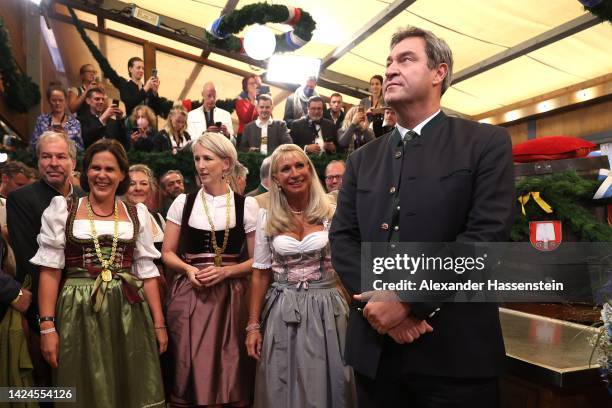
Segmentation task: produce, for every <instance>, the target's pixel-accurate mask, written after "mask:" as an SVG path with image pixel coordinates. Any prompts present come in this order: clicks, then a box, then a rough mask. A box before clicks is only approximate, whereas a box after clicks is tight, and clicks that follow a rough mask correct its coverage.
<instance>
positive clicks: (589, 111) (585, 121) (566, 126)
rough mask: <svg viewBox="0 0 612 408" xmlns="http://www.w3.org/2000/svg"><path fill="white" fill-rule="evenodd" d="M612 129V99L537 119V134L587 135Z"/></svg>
mask: <svg viewBox="0 0 612 408" xmlns="http://www.w3.org/2000/svg"><path fill="white" fill-rule="evenodd" d="M606 130H612V100H608V101H606V102H602V103H598V104H595V105H591V106H585V107H580V108H578V109H573V110H570V111H567V112H562V113H559V114H557V115H554V116H550V117H544V118H541V119H538V120H537V121H536V135H537V136H538V137H541V136H556V135H565V136H577V137H579V136H586V135H590V134H593V133H597V132H603V131H606Z"/></svg>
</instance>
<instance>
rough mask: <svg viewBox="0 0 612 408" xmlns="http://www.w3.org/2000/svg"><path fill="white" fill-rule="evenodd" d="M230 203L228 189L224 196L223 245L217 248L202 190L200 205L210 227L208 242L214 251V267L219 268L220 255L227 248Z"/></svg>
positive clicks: (212, 225)
mask: <svg viewBox="0 0 612 408" xmlns="http://www.w3.org/2000/svg"><path fill="white" fill-rule="evenodd" d="M231 203H232V195H231V193H230V189H228V190H227V194H226V195H225V235H223V245H222V246H221V247H219V246H218V245H217V234H215V225H214V224H213V221H212V217H211V216H210V212H209V211H208V204H206V198H205V197H204V189H203V188H202V204H203V205H204V213H206V218H208V224H209V225H210V229H211V231H210V235H211V237H210V241H211V243H212V247H213V249H214V250H215V266H221V263H222V262H221V254H222V253H223V251H225V249H226V248H227V241H228V238H229V230H230V226H229V225H230V210H231V207H230V205H231Z"/></svg>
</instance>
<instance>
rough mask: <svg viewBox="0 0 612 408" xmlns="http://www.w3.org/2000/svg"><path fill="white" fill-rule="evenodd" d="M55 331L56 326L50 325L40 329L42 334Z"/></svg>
mask: <svg viewBox="0 0 612 408" xmlns="http://www.w3.org/2000/svg"><path fill="white" fill-rule="evenodd" d="M51 333H55V327H50V328H48V329H44V330H41V331H40V334H51Z"/></svg>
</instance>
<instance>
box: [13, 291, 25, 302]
mask: <svg viewBox="0 0 612 408" xmlns="http://www.w3.org/2000/svg"><path fill="white" fill-rule="evenodd" d="M22 296H23V290H21V289H19V293H18V294H17V296H15V299H13V301H12V302H11V305H14V304H15V303H17V302H18V301H19V298H21V297H22Z"/></svg>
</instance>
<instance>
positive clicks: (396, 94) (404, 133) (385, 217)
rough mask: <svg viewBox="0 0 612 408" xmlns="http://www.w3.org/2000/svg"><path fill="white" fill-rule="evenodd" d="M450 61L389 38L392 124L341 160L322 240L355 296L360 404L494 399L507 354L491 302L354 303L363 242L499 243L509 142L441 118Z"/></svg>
mask: <svg viewBox="0 0 612 408" xmlns="http://www.w3.org/2000/svg"><path fill="white" fill-rule="evenodd" d="M452 66H453V62H452V53H451V50H450V48H449V47H448V45H447V44H446V43H445V42H444V41H443V40H441V39H439V38H437V37H436V36H435V35H434V34H432V33H431V32H429V31H425V30H421V29H419V28H416V27H409V28H407V29H405V30H402V31H399V32H398V33H396V34H395V35H394V36H393V37H392V39H391V51H390V54H389V57H388V59H387V68H386V72H385V81H384V84H383V89H384V97H385V101H386V102H387V103H388V104H389V105H390V106H391V107H392V108H393V109H394V110H395V112H396V113H397V121H398V123H397V126H396V128H395V129H394V130H393V132H391V133H387V134H386V135H384V136H382V137H380V138H378V139H376V140H374V141H372V142H370V143H368V144H366V145H365V146H363V147H362V148H361V149H358V150H356V151H355V152H354V153H353V154H352V155H351V156H349V158H348V161H347V163H346V172H345V173H344V177H343V183H342V188H341V190H340V193H339V197H338V207H337V210H336V213H335V216H334V219H333V222H332V225H331V231H330V241H331V250H332V251H331V253H332V262H333V266H334V268H335V270H336V271H337V272H338V275H339V276H340V279H341V280H342V283H343V284H344V286H345V287H346V288H347V289H348V291H349V292H350V293H351V294H352V295H353V296H354V302H353V305H352V307H351V311H350V315H349V325H348V329H347V336H346V338H347V343H346V351H345V358H346V361H347V363H348V364H350V365H352V366H353V367H354V369H355V377H356V380H357V389H358V391H357V392H358V398H359V402H360V407H361V408H367V407H380V406H385V407H386V406H411V407H419V408H420V407H427V408H430V407H462V408H463V407H470V408H474V407H483V408H485V407H486V408H491V407H495V406H497V405H498V402H499V401H498V390H497V380H498V376H499V375H500V373H501V372H502V366H503V363H504V361H505V353H504V343H503V339H502V334H501V328H500V323H499V316H498V308H497V305H496V304H492V303H489V304H476V303H443V304H442V303H424V302H420V303H401V302H399V301H393V300H388V301H381V302H375V301H371V302H368V303H364V302H365V301H367V300H368V296H366V295H364V294H361V292H362V290H361V276H360V274H361V260H360V256H359V253H360V251H361V243H362V242H389V241H391V242H392V241H402V242H454V241H456V242H494V241H505V240H507V239H508V237H509V232H510V228H511V225H512V221H513V209H514V199H515V197H514V174H513V165H512V152H511V142H510V137H509V135H508V133H507V131H506V130H504V129H503V128H500V127H495V126H490V125H485V124H480V123H476V122H472V121H468V120H464V119H458V118H451V117H447V116H446V115H445V114H444V113H443V112H441V111H440V98H441V95H442V94H443V93H444V91H445V90H446V89H448V87H449V86H450V83H451V77H452ZM391 294H392V295H393V293H391ZM393 299H397V298H393ZM432 328H433V331H431V330H432Z"/></svg>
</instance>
